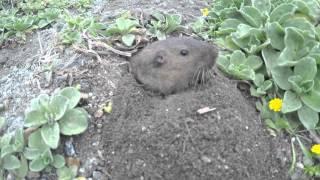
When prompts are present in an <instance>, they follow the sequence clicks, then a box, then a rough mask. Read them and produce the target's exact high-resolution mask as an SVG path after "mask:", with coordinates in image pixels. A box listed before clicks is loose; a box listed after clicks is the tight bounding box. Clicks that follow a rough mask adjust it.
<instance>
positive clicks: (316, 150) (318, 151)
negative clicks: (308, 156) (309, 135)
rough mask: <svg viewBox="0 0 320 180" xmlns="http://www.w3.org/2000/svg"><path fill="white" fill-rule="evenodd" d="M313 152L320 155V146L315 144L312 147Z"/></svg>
mask: <svg viewBox="0 0 320 180" xmlns="http://www.w3.org/2000/svg"><path fill="white" fill-rule="evenodd" d="M311 152H313V153H314V154H317V155H320V144H314V145H313V146H312V147H311Z"/></svg>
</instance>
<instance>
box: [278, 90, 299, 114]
mask: <svg viewBox="0 0 320 180" xmlns="http://www.w3.org/2000/svg"><path fill="white" fill-rule="evenodd" d="M301 106H302V103H301V101H300V99H299V97H298V96H297V95H296V94H295V93H293V92H291V91H286V92H285V93H284V98H283V104H282V109H281V111H282V112H283V113H290V112H294V111H297V110H298V109H300V108H301Z"/></svg>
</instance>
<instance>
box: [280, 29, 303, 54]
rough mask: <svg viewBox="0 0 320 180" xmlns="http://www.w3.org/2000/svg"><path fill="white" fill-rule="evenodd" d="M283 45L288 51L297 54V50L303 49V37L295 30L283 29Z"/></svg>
mask: <svg viewBox="0 0 320 180" xmlns="http://www.w3.org/2000/svg"><path fill="white" fill-rule="evenodd" d="M284 44H285V46H286V47H287V48H289V49H290V50H293V51H295V52H297V51H298V50H300V49H302V48H303V45H304V38H303V35H302V34H301V33H300V32H298V31H297V29H296V28H292V27H288V28H285V36H284Z"/></svg>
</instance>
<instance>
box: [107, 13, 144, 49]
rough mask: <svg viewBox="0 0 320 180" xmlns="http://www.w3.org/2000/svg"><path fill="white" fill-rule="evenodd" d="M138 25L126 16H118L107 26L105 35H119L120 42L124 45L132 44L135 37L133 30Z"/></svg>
mask: <svg viewBox="0 0 320 180" xmlns="http://www.w3.org/2000/svg"><path fill="white" fill-rule="evenodd" d="M138 26H139V22H138V21H137V20H135V19H130V18H128V17H124V16H122V17H119V18H117V19H116V20H115V22H114V23H113V24H112V25H110V27H109V28H107V30H106V32H105V35H106V36H119V39H120V40H121V42H122V43H123V44H124V45H126V46H132V45H133V43H134V41H135V39H136V37H135V35H134V34H133V32H134V31H135V30H136V29H137V27H138Z"/></svg>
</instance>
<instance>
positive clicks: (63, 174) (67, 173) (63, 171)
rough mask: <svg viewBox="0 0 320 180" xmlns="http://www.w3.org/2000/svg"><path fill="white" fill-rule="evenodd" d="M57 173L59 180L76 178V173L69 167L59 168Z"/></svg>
mask: <svg viewBox="0 0 320 180" xmlns="http://www.w3.org/2000/svg"><path fill="white" fill-rule="evenodd" d="M57 175H58V178H59V180H69V179H74V177H75V176H76V174H75V173H74V172H73V171H72V170H71V169H70V168H68V167H65V166H64V167H62V168H59V169H58V170H57Z"/></svg>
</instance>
